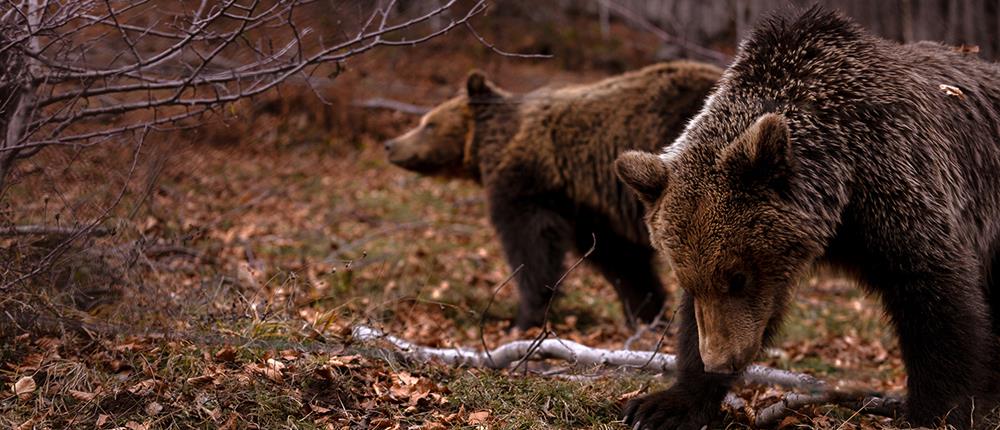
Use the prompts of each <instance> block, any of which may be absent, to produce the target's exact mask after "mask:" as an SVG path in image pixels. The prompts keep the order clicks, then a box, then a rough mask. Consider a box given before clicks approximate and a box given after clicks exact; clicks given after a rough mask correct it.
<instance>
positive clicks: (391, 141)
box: [382, 139, 396, 151]
mask: <svg viewBox="0 0 1000 430" xmlns="http://www.w3.org/2000/svg"><path fill="white" fill-rule="evenodd" d="M395 143H396V140H395V139H389V140H387V141H385V142H383V143H382V144H383V145H385V150H386V151H391V150H392V145H394V144H395Z"/></svg>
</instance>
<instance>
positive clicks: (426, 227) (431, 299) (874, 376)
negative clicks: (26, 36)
mask: <svg viewBox="0 0 1000 430" xmlns="http://www.w3.org/2000/svg"><path fill="white" fill-rule="evenodd" d="M593 25H596V23H595V24H593ZM484 27H485V28H482V29H481V31H483V33H484V34H486V35H495V34H497V32H498V31H506V32H508V33H509V34H518V35H520V34H523V35H524V36H523V37H521V38H520V39H518V38H517V37H514V36H511V37H508V38H507V39H505V42H506V43H507V45H506V46H505V49H508V50H512V51H517V52H540V51H544V52H551V53H553V54H555V55H556V57H555V58H554V59H552V60H519V59H512V58H502V57H499V56H498V55H496V54H495V53H492V52H490V51H489V50H488V49H486V48H484V47H482V46H479V45H478V44H476V43H475V42H474V41H470V40H469V39H470V37H469V36H468V35H467V34H450V35H448V36H446V37H444V38H441V39H438V40H435V41H433V42H431V43H429V44H426V45H422V46H419V47H415V48H406V49H397V50H385V51H379V52H376V53H373V54H371V55H369V56H365V57H362V58H359V59H358V61H356V62H354V63H351V64H348V65H347V66H348V72H346V73H345V74H343V75H341V76H340V77H338V78H337V79H336V80H334V81H333V82H331V83H330V84H329V86H327V87H324V88H323V90H322V91H323V92H324V95H325V96H326V98H327V99H328V100H331V103H332V104H330V105H325V104H323V103H322V102H321V101H319V100H318V99H317V98H316V97H314V96H313V95H312V93H311V91H308V90H305V89H303V88H297V87H295V86H288V87H285V88H283V89H282V92H281V93H280V94H273V95H269V96H267V97H264V98H261V99H258V100H253V101H247V102H243V103H241V104H239V105H237V106H235V107H234V108H233V110H232V112H230V113H228V114H226V115H225V116H224V117H218V118H211V119H209V120H208V121H206V126H205V127H204V128H202V129H198V130H188V131H179V132H171V133H161V134H158V135H155V136H153V137H151V138H150V139H149V141H148V142H147V143H146V144H145V145H144V147H143V148H141V150H140V151H139V152H138V156H137V157H136V153H135V152H134V148H133V147H129V146H115V145H105V146H101V147H95V148H90V149H88V150H86V151H82V150H81V151H50V152H47V153H43V154H42V156H40V157H39V158H37V159H35V160H33V161H32V162H31V164H30V165H29V166H27V167H26V168H25V169H24V171H23V172H22V173H21V174H20V176H19V177H18V181H19V182H18V184H17V185H16V186H15V187H13V188H12V189H11V191H10V192H9V194H8V196H7V198H6V199H4V201H5V202H6V207H4V208H2V210H3V211H4V214H5V216H7V217H8V218H9V219H11V220H12V222H19V223H53V222H60V221H59V220H60V219H62V220H63V221H62V222H65V220H66V219H69V218H70V217H76V218H85V217H86V216H92V215H94V214H98V213H100V212H101V211H102V210H103V208H105V207H106V206H107V204H108V202H112V201H114V200H116V198H117V195H118V193H119V192H120V190H121V189H122V188H121V187H122V184H126V185H127V187H126V188H125V190H126V192H125V193H124V195H123V197H122V199H121V201H120V202H119V203H118V204H117V205H116V206H115V207H114V209H113V211H112V216H111V217H110V219H109V221H108V222H107V223H106V224H107V225H108V226H109V227H113V228H114V229H115V230H116V233H115V234H114V235H113V236H109V237H100V238H93V239H91V240H87V241H84V242H79V243H76V244H74V248H73V249H72V250H71V252H67V253H64V254H62V256H61V257H60V259H59V262H58V264H57V265H56V268H55V269H53V270H51V271H47V272H46V273H44V274H41V275H39V276H37V277H35V278H33V279H32V281H31V282H29V283H28V284H27V285H25V286H22V287H19V288H17V289H14V290H12V291H8V292H5V293H4V295H3V296H2V300H0V309H2V310H3V311H4V312H3V314H4V320H3V324H2V325H0V326H2V328H0V336H2V340H3V342H2V343H0V426H3V427H8V428H24V429H27V428H32V427H34V428H104V429H111V428H122V427H124V428H128V429H131V430H137V429H153V428H225V429H242V428H260V429H272V428H324V429H326V428H331V429H340V428H373V429H394V428H422V429H434V428H601V429H611V428H624V426H623V425H621V424H620V423H617V422H616V420H617V419H618V418H619V414H620V411H621V408H622V406H623V404H624V402H625V401H626V400H627V399H628V398H630V397H633V396H635V395H638V394H641V393H645V392H648V391H651V390H655V389H658V388H662V387H664V386H666V385H667V384H669V382H670V380H669V376H664V377H660V376H658V375H650V374H643V373H639V372H635V371H627V370H621V369H612V368H594V367H574V366H572V364H571V363H564V362H557V361H547V362H543V363H538V364H535V365H533V366H531V367H530V368H529V369H523V368H522V369H521V370H520V371H516V372H514V371H492V370H481V369H468V368H453V367H448V366H443V365H440V364H428V363H420V362H414V361H411V360H407V359H406V358H405V357H402V356H401V355H399V354H397V353H395V352H393V351H392V349H391V348H388V347H387V345H385V344H382V343H378V342H375V343H372V342H359V341H357V340H355V339H352V337H351V328H352V327H354V326H355V325H358V324H367V325H372V326H375V327H379V328H381V329H383V330H385V331H386V332H388V333H392V334H394V335H397V336H400V337H403V338H405V339H408V340H410V341H413V342H416V343H419V344H422V345H428V346H437V347H454V346H464V347H469V348H480V347H481V346H482V344H483V343H484V342H485V344H486V345H489V346H490V347H494V346H496V345H499V344H501V343H503V342H507V341H511V340H515V339H528V338H531V337H532V336H533V335H535V334H536V333H534V332H532V333H519V332H516V331H511V330H510V329H509V319H510V318H512V317H513V315H514V311H515V304H516V299H517V298H516V293H515V291H514V288H512V287H511V286H507V287H505V288H501V289H499V291H498V292H497V293H496V295H495V300H494V301H493V303H492V305H491V306H489V309H488V311H487V312H485V314H484V311H485V310H486V309H487V304H488V303H489V302H490V301H491V297H492V296H493V292H494V289H495V288H496V287H497V286H498V285H499V284H501V283H502V281H503V280H504V279H505V278H507V277H508V275H509V274H510V269H509V268H508V267H507V266H506V265H505V263H504V262H503V259H502V256H501V253H500V250H499V248H498V243H497V240H496V237H495V234H494V233H493V231H492V230H491V228H490V226H489V223H488V221H487V220H486V216H485V203H484V199H483V194H482V192H481V190H479V189H478V188H477V186H476V185H475V184H472V183H468V182H461V181H443V180H437V179H431V178H424V177H420V176H418V175H415V174H412V173H408V172H405V171H402V170H400V169H398V168H395V167H393V166H391V165H390V164H389V163H388V162H387V161H386V160H385V156H384V153H383V152H382V149H381V144H380V142H381V141H382V140H383V139H385V138H387V137H390V136H393V135H394V134H396V133H398V132H400V131H402V130H405V129H406V128H407V127H409V126H411V125H413V124H415V122H416V120H417V118H416V117H414V116H412V115H407V114H403V113H398V112H389V111H382V110H371V109H364V108H360V107H357V106H354V105H352V103H353V102H354V101H359V100H364V99H367V98H371V97H386V98H392V99H396V100H401V101H405V102H410V103H417V104H421V105H432V104H434V103H436V102H439V101H442V100H444V99H446V98H447V97H449V96H451V95H453V94H454V93H455V92H456V91H457V88H458V87H459V85H460V83H461V82H462V78H463V77H464V76H465V74H466V73H467V72H468V70H469V69H471V68H474V67H476V68H480V69H483V70H485V71H486V72H487V73H488V74H491V75H492V76H494V77H495V79H496V80H497V81H498V82H499V83H500V84H501V85H503V86H505V87H508V88H510V89H512V90H516V91H524V90H528V89H531V88H534V87H538V86H540V85H546V84H552V83H565V82H578V81H586V80H592V79H596V78H598V77H601V76H607V75H610V74H613V73H616V72H620V71H622V70H626V69H629V68H635V67H638V66H641V65H644V64H648V63H649V62H652V61H653V60H654V57H653V54H654V53H655V51H656V43H655V41H654V40H653V39H651V38H650V37H649V36H648V35H644V34H641V33H635V32H631V31H630V30H627V29H623V28H618V27H615V28H614V29H613V33H612V36H610V37H608V38H601V37H600V36H593V35H595V34H599V31H596V30H595V29H594V28H588V27H585V26H583V24H581V26H579V27H572V28H565V29H559V28H556V29H552V30H547V31H549V32H554V33H558V34H546V35H543V36H538V32H532V31H526V30H524V29H521V30H523V31H518V30H519V29H517V28H513V29H511V28H506V27H503V26H501V24H493V27H490V24H489V23H487V24H484ZM532 28H535V27H532ZM400 71H407V72H406V73H399V72H400ZM133 160H136V166H137V167H136V168H135V170H134V172H132V174H128V171H129V166H130V165H131V164H132V162H133ZM0 244H2V246H3V249H4V250H5V251H4V252H5V253H6V254H7V258H11V259H23V260H25V261H30V260H31V259H32V258H37V257H38V256H39V255H43V254H45V253H46V251H47V250H48V249H51V247H52V246H54V244H53V243H50V242H48V241H45V240H36V241H34V242H25V241H24V240H20V241H15V240H13V239H2V241H0ZM567 258H568V262H572V261H574V260H575V258H576V257H575V256H568V257H567ZM663 275H664V278H665V279H667V280H668V285H669V289H670V290H671V292H672V302H671V304H672V306H673V305H675V304H676V297H677V296H678V294H677V293H678V291H677V289H678V287H677V284H676V280H675V279H674V278H673V277H672V276H671V274H670V273H669V270H667V269H666V268H664V269H663ZM561 289H562V291H563V292H564V295H563V297H561V298H560V300H559V301H558V302H557V303H556V305H555V306H554V308H553V314H552V315H551V318H550V320H551V322H552V329H553V330H554V332H555V333H556V334H558V336H560V337H561V338H565V339H571V340H574V341H577V342H580V343H583V344H586V345H590V346H595V347H604V348H615V349H620V348H622V347H623V345H624V343H625V342H626V341H627V340H628V339H629V338H630V337H633V335H634V334H635V332H634V331H632V330H630V329H628V328H627V327H626V326H625V324H624V319H623V316H622V314H621V310H620V308H619V306H618V304H617V302H616V301H615V300H613V297H614V293H613V290H612V289H611V288H610V286H609V285H607V284H606V283H605V282H604V281H603V280H602V279H601V278H600V277H599V276H598V275H597V273H596V272H595V271H593V270H591V269H590V268H588V267H587V266H586V265H583V266H580V267H579V268H577V269H576V270H574V271H572V273H570V274H569V275H568V277H567V279H566V281H565V282H564V284H563V285H562V286H561ZM481 322H482V323H481ZM659 338H660V336H659V333H657V332H649V333H645V334H643V335H642V336H639V337H638V338H637V340H635V341H634V342H633V344H632V347H633V348H639V349H650V348H652V347H654V346H655V345H656V343H657V341H658V339H659ZM660 350H661V351H662V352H670V351H672V350H673V336H672V332H668V334H667V336H666V337H665V342H663V345H662V348H661V349H660ZM758 362H760V363H762V364H767V365H771V366H776V367H780V368H784V369H791V370H796V371H801V372H805V373H809V374H812V375H815V376H818V377H821V378H823V379H826V380H829V381H844V382H845V384H846V385H856V386H863V387H868V388H872V389H876V390H883V391H886V392H889V393H894V394H900V393H901V391H902V389H903V387H904V386H905V375H904V373H903V368H902V364H901V362H900V359H899V350H898V348H897V346H896V343H895V340H894V338H893V336H892V333H891V331H890V330H889V328H888V324H887V321H886V320H885V319H884V318H883V316H882V313H881V311H880V309H879V307H878V305H877V303H876V302H875V301H874V300H872V299H870V298H866V297H865V296H864V295H862V294H861V293H860V292H859V290H858V289H857V288H855V287H854V286H853V285H852V284H851V283H850V282H848V281H845V280H842V279H840V278H838V277H835V276H830V275H825V274H817V275H816V276H814V277H812V278H810V279H808V280H806V281H804V282H803V284H802V285H801V286H800V287H799V288H798V290H797V295H796V300H795V302H794V305H793V308H792V311H791V312H790V315H789V318H788V321H787V324H786V326H785V330H784V332H783V334H782V335H781V337H780V338H779V340H778V342H777V345H776V347H775V348H772V349H770V350H768V351H767V352H766V353H765V354H762V355H761V357H759V360H758ZM739 393H740V394H741V395H742V396H743V397H744V398H745V399H747V400H748V401H749V402H750V405H751V406H752V407H761V406H766V405H768V404H771V403H773V402H774V401H775V400H776V399H777V398H778V396H780V394H781V391H779V390H776V389H774V388H769V387H758V386H749V387H743V388H740V391H739ZM748 419H749V418H748V416H747V414H746V413H745V412H743V411H730V413H729V414H728V415H727V418H726V421H725V422H724V423H723V425H724V426H726V427H727V428H728V427H735V428H742V427H747V425H748V424H747V423H748V421H747V420H748ZM781 426H782V427H804V428H886V427H893V426H894V422H893V421H892V420H891V419H889V418H882V417H874V416H868V415H864V414H858V413H856V412H855V411H852V410H847V409H842V408H832V407H819V408H812V409H809V408H807V409H804V410H802V411H801V412H800V413H799V414H797V415H793V416H791V417H789V418H787V419H786V420H785V421H783V422H782V423H781Z"/></svg>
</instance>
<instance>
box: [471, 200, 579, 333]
mask: <svg viewBox="0 0 1000 430" xmlns="http://www.w3.org/2000/svg"><path fill="white" fill-rule="evenodd" d="M490 203H491V204H490V218H491V220H492V222H493V227H494V228H495V229H496V231H497V235H498V236H500V243H501V246H502V247H503V251H504V254H505V255H506V256H507V262H508V263H509V264H510V268H511V270H518V269H517V268H518V267H520V270H519V271H518V272H517V275H516V277H515V281H516V283H517V291H518V294H519V296H520V297H519V306H518V312H517V320H516V321H515V325H516V327H517V328H520V329H522V330H525V329H529V328H531V327H537V326H540V325H542V324H543V323H544V322H545V321H544V318H545V315H544V313H545V308H546V306H547V305H548V303H549V301H550V300H552V298H553V294H554V292H555V283H556V281H558V280H559V277H560V276H562V273H563V260H564V258H565V257H566V252H567V251H569V246H570V240H571V239H570V234H571V229H570V225H569V223H568V221H567V220H566V219H565V218H563V217H562V216H560V215H559V214H557V213H556V212H554V211H552V210H549V209H547V208H545V207H543V206H541V205H539V204H535V203H533V202H531V201H525V200H520V201H516V200H515V201H506V200H500V199H493V200H492V201H491V202H490Z"/></svg>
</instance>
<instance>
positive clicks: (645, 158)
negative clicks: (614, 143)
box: [615, 151, 668, 206]
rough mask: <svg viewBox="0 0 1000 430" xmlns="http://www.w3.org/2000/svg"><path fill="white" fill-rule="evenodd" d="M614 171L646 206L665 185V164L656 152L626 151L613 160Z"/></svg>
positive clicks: (656, 197)
mask: <svg viewBox="0 0 1000 430" xmlns="http://www.w3.org/2000/svg"><path fill="white" fill-rule="evenodd" d="M615 173H617V174H618V178H619V179H621V180H622V182H625V185H628V186H629V188H631V189H632V191H634V192H635V193H636V195H638V196H639V200H642V202H643V203H644V204H646V205H647V206H649V205H652V204H653V203H656V199H658V198H660V194H663V190H664V189H665V188H666V187H667V176H668V172H667V165H666V163H664V162H663V159H661V158H660V156H659V155H656V154H651V153H648V152H640V151H626V152H624V153H623V154H622V155H619V156H618V159H617V160H615Z"/></svg>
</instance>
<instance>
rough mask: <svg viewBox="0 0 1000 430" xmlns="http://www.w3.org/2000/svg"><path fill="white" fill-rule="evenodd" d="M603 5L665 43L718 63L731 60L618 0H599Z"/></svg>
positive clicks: (726, 62) (721, 63)
mask: <svg viewBox="0 0 1000 430" xmlns="http://www.w3.org/2000/svg"><path fill="white" fill-rule="evenodd" d="M598 2H599V3H600V5H601V6H603V7H606V8H608V10H610V11H611V12H614V14H615V15H618V16H620V17H621V18H622V19H624V20H626V21H628V22H630V23H632V24H633V25H635V26H637V27H639V28H641V29H643V30H645V31H648V32H649V33H650V34H652V35H654V36H656V37H657V38H659V39H660V40H661V41H663V42H664V43H670V44H675V45H679V46H682V47H684V48H685V49H687V50H689V51H691V52H693V53H695V54H697V55H700V56H702V57H705V58H706V59H708V60H711V61H713V62H715V63H717V64H720V65H725V64H728V63H729V62H730V60H731V58H729V56H728V55H726V54H723V53H721V52H719V51H716V50H714V49H709V48H706V47H704V46H701V45H697V44H695V43H692V42H690V41H687V40H684V39H682V38H679V37H677V36H674V35H672V34H670V33H668V32H667V31H666V30H664V29H662V28H660V27H659V26H657V25H656V24H654V23H652V22H650V21H649V20H648V19H646V18H644V17H643V16H642V15H640V14H638V13H635V12H634V11H632V10H631V9H629V8H628V7H626V6H624V5H622V4H620V3H618V2H617V1H616V0H598Z"/></svg>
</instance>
